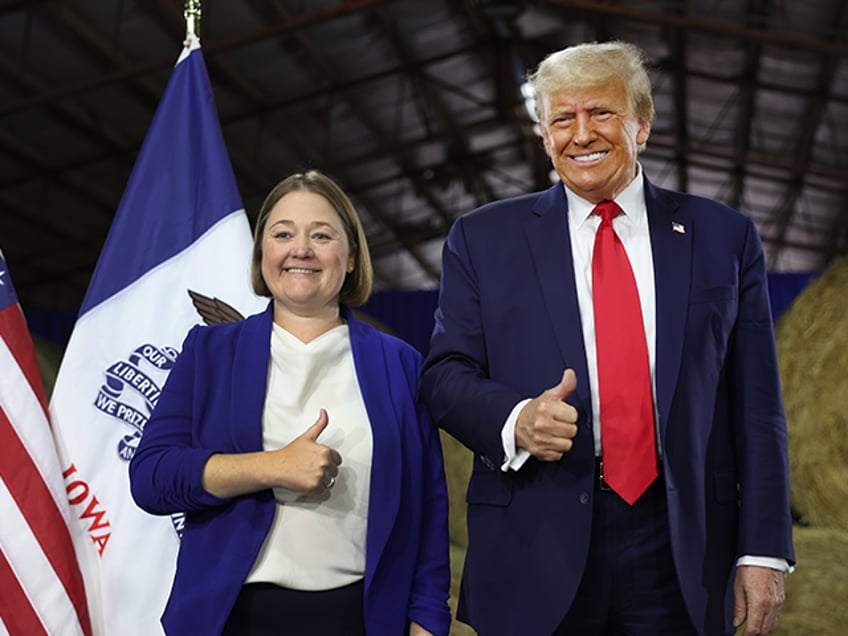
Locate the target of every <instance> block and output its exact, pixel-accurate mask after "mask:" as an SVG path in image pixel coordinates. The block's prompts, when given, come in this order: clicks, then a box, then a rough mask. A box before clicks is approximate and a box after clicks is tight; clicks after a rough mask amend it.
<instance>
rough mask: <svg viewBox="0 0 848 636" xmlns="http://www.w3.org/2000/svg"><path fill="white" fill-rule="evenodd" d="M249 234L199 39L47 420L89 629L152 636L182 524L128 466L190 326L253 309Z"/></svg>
mask: <svg viewBox="0 0 848 636" xmlns="http://www.w3.org/2000/svg"><path fill="white" fill-rule="evenodd" d="M251 249H252V241H251V234H250V226H249V223H248V220H247V216H246V214H245V212H244V209H243V204H242V202H241V197H240V195H239V193H238V189H237V186H236V181H235V178H234V176H233V172H232V167H231V165H230V161H229V158H228V156H227V152H226V148H225V146H224V141H223V137H222V134H221V129H220V125H219V122H218V118H217V113H216V109H215V105H214V101H213V97H212V92H211V88H210V85H209V77H208V75H207V73H206V66H205V64H204V61H203V57H202V55H201V51H200V45H199V42H198V41H197V40H196V39H194V38H192V39H191V44H190V45H189V46H187V48H186V49H185V50H184V51H183V53H182V55H181V56H180V59H179V61H178V62H177V65H176V68H175V69H174V72H173V75H172V76H171V79H170V82H169V83H168V86H167V88H166V89H165V93H164V95H163V97H162V101H161V103H160V104H159V107H158V109H157V111H156V114H155V115H154V118H153V122H152V124H151V126H150V129H149V131H148V133H147V137H146V139H145V141H144V144H143V145H142V148H141V152H140V153H139V156H138V159H137V160H136V165H135V167H134V168H133V172H132V174H131V176H130V179H129V183H128V185H127V188H126V191H125V192H124V196H123V198H122V200H121V203H120V206H119V208H118V211H117V213H116V216H115V219H114V221H113V224H112V227H111V229H110V231H109V235H108V237H107V239H106V243H105V245H104V247H103V251H102V253H101V254H100V258H99V260H98V262H97V267H96V268H95V271H94V276H93V277H92V280H91V283H90V286H89V288H88V292H87V294H86V297H85V300H84V301H83V305H82V308H81V310H80V315H79V317H78V319H77V322H76V325H75V326H74V330H73V332H72V334H71V338H70V341H69V343H68V347H67V349H66V351H65V355H64V358H63V360H62V364H61V366H60V368H59V373H58V376H57V378H56V383H55V386H54V389H53V396H52V399H51V402H50V415H51V418H52V422H53V428H54V435H55V437H56V443H57V446H58V449H59V453H60V458H61V462H62V472H63V477H64V486H65V490H66V492H67V497H68V501H69V503H70V510H71V517H72V529H73V533H74V539H75V541H76V542H77V552H78V553H79V554H80V561H81V564H82V566H83V575H84V576H85V582H86V588H87V592H88V598H89V606H90V608H91V612H92V621H93V623H94V632H95V634H108V635H109V636H113V635H117V634H120V635H121V636H132V635H134V634H137V635H139V636H150V635H151V634H161V633H162V628H161V626H160V623H159V617H160V616H161V614H162V610H163V608H164V606H165V602H166V599H167V597H168V593H169V591H170V587H171V580H172V578H173V574H174V569H175V559H176V553H177V549H178V547H179V541H180V535H181V531H182V523H183V517H182V515H179V514H178V515H173V516H172V517H170V518H169V517H154V516H151V515H148V514H146V513H144V512H142V511H141V510H140V509H139V508H137V507H136V506H135V504H134V502H133V501H132V498H131V497H130V492H129V478H128V474H127V467H128V463H129V460H130V459H131V458H132V456H133V453H134V452H135V449H136V448H137V447H138V442H139V440H140V439H141V435H142V433H143V432H144V425H145V424H146V422H147V420H148V418H149V417H150V413H151V412H152V410H153V408H154V407H155V406H156V402H157V400H158V399H159V392H160V390H161V388H162V386H163V384H164V382H165V379H166V378H167V377H168V373H169V371H170V369H171V367H172V365H173V363H174V360H175V359H176V357H177V355H179V347H180V345H181V343H182V341H183V338H184V337H185V334H186V333H187V331H188V330H189V329H190V328H191V327H192V326H193V325H194V324H197V323H199V322H201V321H202V319H201V314H200V311H201V309H198V308H202V311H203V312H204V315H205V316H206V318H205V321H206V322H214V321H215V320H214V319H210V318H209V314H208V312H207V310H208V309H210V308H211V309H213V310H214V309H215V308H216V307H222V308H224V309H225V310H227V311H229V312H230V316H228V317H223V318H221V321H223V320H226V319H231V317H232V315H233V314H235V315H238V314H242V315H247V314H250V313H255V312H256V311H259V310H260V309H262V308H263V307H264V306H265V301H264V300H262V299H260V298H259V297H257V296H255V295H254V294H253V292H252V291H251V288H250V280H249V279H250V276H249V270H250V253H251Z"/></svg>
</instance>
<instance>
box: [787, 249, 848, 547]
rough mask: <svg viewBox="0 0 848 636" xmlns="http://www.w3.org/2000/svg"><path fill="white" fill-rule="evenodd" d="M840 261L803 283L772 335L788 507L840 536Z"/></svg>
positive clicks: (846, 443)
mask: <svg viewBox="0 0 848 636" xmlns="http://www.w3.org/2000/svg"><path fill="white" fill-rule="evenodd" d="M846 293H848V259H844V260H842V261H841V262H839V263H837V264H836V265H834V266H833V267H831V268H830V269H829V270H828V271H827V272H825V273H824V275H823V276H822V277H821V278H819V279H818V280H816V281H814V282H812V283H810V284H809V285H808V286H807V287H806V288H805V290H804V291H803V292H802V293H801V294H800V295H799V296H798V298H797V299H796V300H795V302H794V303H793V304H792V306H791V307H790V308H789V310H788V311H787V312H786V313H785V314H784V315H783V317H782V318H781V319H780V321H779V322H778V325H777V328H776V339H777V351H778V357H779V360H780V376H781V383H782V385H783V398H784V405H785V408H786V419H787V426H788V430H789V466H790V472H791V489H792V507H793V509H794V510H795V512H796V513H797V514H798V515H799V516H800V518H801V520H802V521H803V523H805V524H810V525H814V526H821V527H832V528H837V529H842V530H848V506H846V505H845V504H846V502H848V434H846V433H848V376H846V369H848V311H846V302H845V295H846Z"/></svg>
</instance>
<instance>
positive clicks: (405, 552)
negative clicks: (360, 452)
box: [130, 305, 450, 636]
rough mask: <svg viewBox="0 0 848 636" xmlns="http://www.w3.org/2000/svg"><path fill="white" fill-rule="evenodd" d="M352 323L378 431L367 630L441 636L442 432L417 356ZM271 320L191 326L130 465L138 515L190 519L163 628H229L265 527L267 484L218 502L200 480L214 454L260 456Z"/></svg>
mask: <svg viewBox="0 0 848 636" xmlns="http://www.w3.org/2000/svg"><path fill="white" fill-rule="evenodd" d="M345 315H346V317H347V319H348V325H349V328H350V341H351V348H352V350H353V360H354V366H355V368H356V375H357V379H358V380H359V385H360V387H361V390H362V397H363V400H364V402H365V408H366V411H367V413H368V417H369V420H370V422H371V428H372V434H373V456H372V467H371V487H370V488H371V490H370V499H369V512H368V529H367V536H366V556H365V561H366V564H365V608H364V611H365V624H366V629H367V632H368V634H375V635H385V636H396V635H397V634H401V633H405V632H404V630H405V629H406V623H407V621H408V620H412V621H415V622H417V623H419V624H420V625H422V626H424V627H425V628H427V629H429V630H430V631H432V632H433V633H435V634H442V635H446V634H447V633H448V628H449V624H450V611H449V609H448V605H447V599H448V588H449V585H450V570H449V564H448V534H447V491H446V487H445V477H444V468H443V464H442V456H441V447H440V444H439V437H438V434H437V431H436V429H435V427H434V426H433V425H432V423H431V420H430V418H429V416H428V414H427V413H426V410H425V409H424V407H423V406H422V405H421V404H420V403H419V402H418V400H417V387H416V383H417V378H418V372H419V370H420V366H421V355H420V354H419V353H418V352H417V351H416V350H415V349H413V348H412V347H410V346H409V345H407V344H405V343H403V342H402V341H400V340H398V339H397V338H394V337H392V336H388V335H386V334H383V333H381V332H379V331H377V330H376V329H374V328H373V327H371V326H369V325H367V324H365V323H363V322H360V321H358V320H356V319H355V318H354V317H353V316H351V315H350V313H349V312H346V311H345ZM271 322H272V313H271V306H270V305H269V307H268V310H267V311H265V312H264V313H261V314H257V315H255V316H251V317H249V318H247V319H246V320H243V321H241V322H236V323H231V324H227V325H220V326H214V327H195V328H194V329H192V331H191V332H190V333H189V334H188V336H187V337H186V340H185V342H184V344H183V351H182V353H181V354H180V356H179V358H178V359H177V362H176V364H175V366H174V368H173V370H172V371H171V374H170V376H169V378H168V381H167V383H166V385H165V387H164V389H163V391H162V395H161V397H160V399H159V402H158V404H157V406H156V409H155V410H154V412H153V415H152V416H151V418H150V421H149V422H148V423H147V426H146V427H145V431H144V435H143V437H142V440H141V443H140V445H139V448H138V450H137V452H136V454H135V456H134V458H133V460H132V462H131V464H130V480H131V487H132V494H133V497H134V498H135V500H136V502H137V503H138V504H139V505H140V506H141V507H142V508H143V509H145V510H146V511H148V512H150V513H153V514H169V513H173V512H179V511H185V512H186V513H187V515H186V525H185V532H184V535H183V539H182V543H181V545H180V552H179V556H178V560H177V571H176V575H175V577H174V583H173V587H172V590H171V596H170V598H169V601H168V605H167V607H166V609H165V613H164V615H163V617H162V624H163V626H164V627H165V630H166V632H167V633H173V634H218V633H220V632H221V629H222V628H223V626H224V623H225V622H226V620H227V617H228V616H229V613H230V610H231V609H232V607H233V604H234V602H235V600H236V597H237V595H238V593H239V591H240V590H241V587H242V584H243V583H244V580H245V577H246V576H247V574H248V572H249V570H250V568H251V567H252V565H253V563H254V561H255V560H256V557H257V555H258V554H259V549H260V547H261V546H262V542H263V540H264V539H265V536H266V535H267V533H268V530H269V528H270V526H271V522H272V520H273V517H274V508H275V500H274V496H273V493H272V491H271V490H266V491H262V492H258V493H256V494H253V495H246V496H241V497H234V498H232V499H219V498H217V497H215V496H213V495H211V494H209V493H208V492H206V491H205V490H204V489H203V487H202V485H201V474H202V471H203V466H204V465H205V463H206V461H207V459H208V458H209V456H210V455H212V454H213V453H240V452H252V451H260V450H262V410H263V406H264V403H265V392H266V388H267V378H268V362H269V357H270V348H271ZM292 547H293V549H297V546H292Z"/></svg>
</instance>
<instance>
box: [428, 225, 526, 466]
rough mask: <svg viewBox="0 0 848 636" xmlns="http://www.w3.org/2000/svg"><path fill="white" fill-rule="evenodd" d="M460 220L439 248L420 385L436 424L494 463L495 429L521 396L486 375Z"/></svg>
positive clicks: (498, 446) (499, 448)
mask: <svg viewBox="0 0 848 636" xmlns="http://www.w3.org/2000/svg"><path fill="white" fill-rule="evenodd" d="M466 220H467V219H466V217H462V218H460V219H458V220H457V221H456V222H455V223H454V225H453V227H452V228H451V231H450V234H449V235H448V239H447V241H446V243H445V247H444V250H443V253H442V279H441V286H440V290H439V306H438V309H437V310H436V315H435V326H434V329H433V335H432V339H431V342H430V351H429V354H428V356H427V359H426V360H425V362H424V369H423V371H422V375H421V380H420V390H421V396H422V398H423V400H424V402H425V403H426V405H427V406H428V407H429V409H430V413H431V414H432V416H433V419H434V420H435V422H436V424H437V425H438V426H440V427H442V428H444V429H445V430H446V431H448V432H449V433H450V434H451V435H453V436H454V437H455V438H456V439H458V440H459V441H460V442H462V443H463V444H464V445H465V446H466V447H467V448H469V449H471V450H472V451H473V452H474V453H476V454H479V455H483V456H484V457H488V458H489V459H490V460H491V461H492V462H494V463H495V464H500V462H501V461H502V459H503V445H502V443H501V429H502V428H503V424H504V422H506V419H507V417H508V415H509V413H510V411H511V410H512V409H513V407H514V406H515V405H516V404H518V402H519V401H521V400H522V399H523V398H525V397H526V396H524V395H520V394H519V393H517V392H516V391H514V390H512V389H509V388H507V387H506V386H504V385H502V384H500V383H498V382H495V381H493V380H491V379H489V362H488V355H487V349H486V339H485V336H484V327H483V317H482V309H481V297H480V280H479V277H478V272H477V270H476V269H475V267H474V262H473V255H472V251H471V247H470V246H471V241H469V240H468V237H467V231H468V230H467V224H466ZM476 240H477V241H479V240H480V237H476Z"/></svg>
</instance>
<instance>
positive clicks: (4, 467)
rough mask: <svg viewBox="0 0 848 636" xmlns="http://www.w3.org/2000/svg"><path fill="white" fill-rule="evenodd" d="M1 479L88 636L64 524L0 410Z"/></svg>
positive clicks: (85, 606)
mask: <svg viewBox="0 0 848 636" xmlns="http://www.w3.org/2000/svg"><path fill="white" fill-rule="evenodd" d="M0 477H2V479H3V481H5V482H6V485H7V487H8V489H9V492H10V494H11V495H12V498H13V499H14V500H15V502H16V503H17V505H18V508H19V509H20V511H21V513H22V514H23V517H24V519H25V520H26V522H27V524H28V525H29V527H30V529H31V530H32V533H33V535H35V537H36V539H37V540H38V543H39V545H40V546H41V549H42V550H43V551H44V555H45V556H46V557H47V560H48V561H50V564H51V566H52V567H53V570H54V571H55V572H56V575H57V576H58V578H59V580H60V581H61V583H62V586H63V587H64V588H65V592H66V593H67V595H68V598H69V599H70V601H71V603H72V604H73V606H74V610H75V611H76V613H77V618H78V619H79V622H80V625H81V626H82V629H83V633H85V634H91V627H90V620H89V615H88V604H87V602H86V598H85V593H84V591H83V590H84V589H85V588H84V586H83V580H82V574H80V570H79V566H78V565H77V562H76V560H75V553H74V547H73V542H72V540H71V535H70V532H69V530H68V526H67V522H66V520H65V518H64V517H63V516H62V513H61V512H60V511H59V509H58V508H57V507H56V504H55V502H54V501H53V497H52V495H51V494H50V490H49V489H48V488H47V485H46V484H45V483H44V480H43V479H42V477H41V473H40V472H39V471H38V468H37V467H36V466H35V464H33V463H32V458H31V457H30V455H29V453H28V452H27V450H26V448H25V447H24V445H23V444H22V443H21V440H20V439H19V438H18V435H17V433H16V432H15V429H14V428H13V427H12V423H11V422H10V421H9V419H8V418H7V417H6V413H5V412H4V411H3V410H2V409H0Z"/></svg>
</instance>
